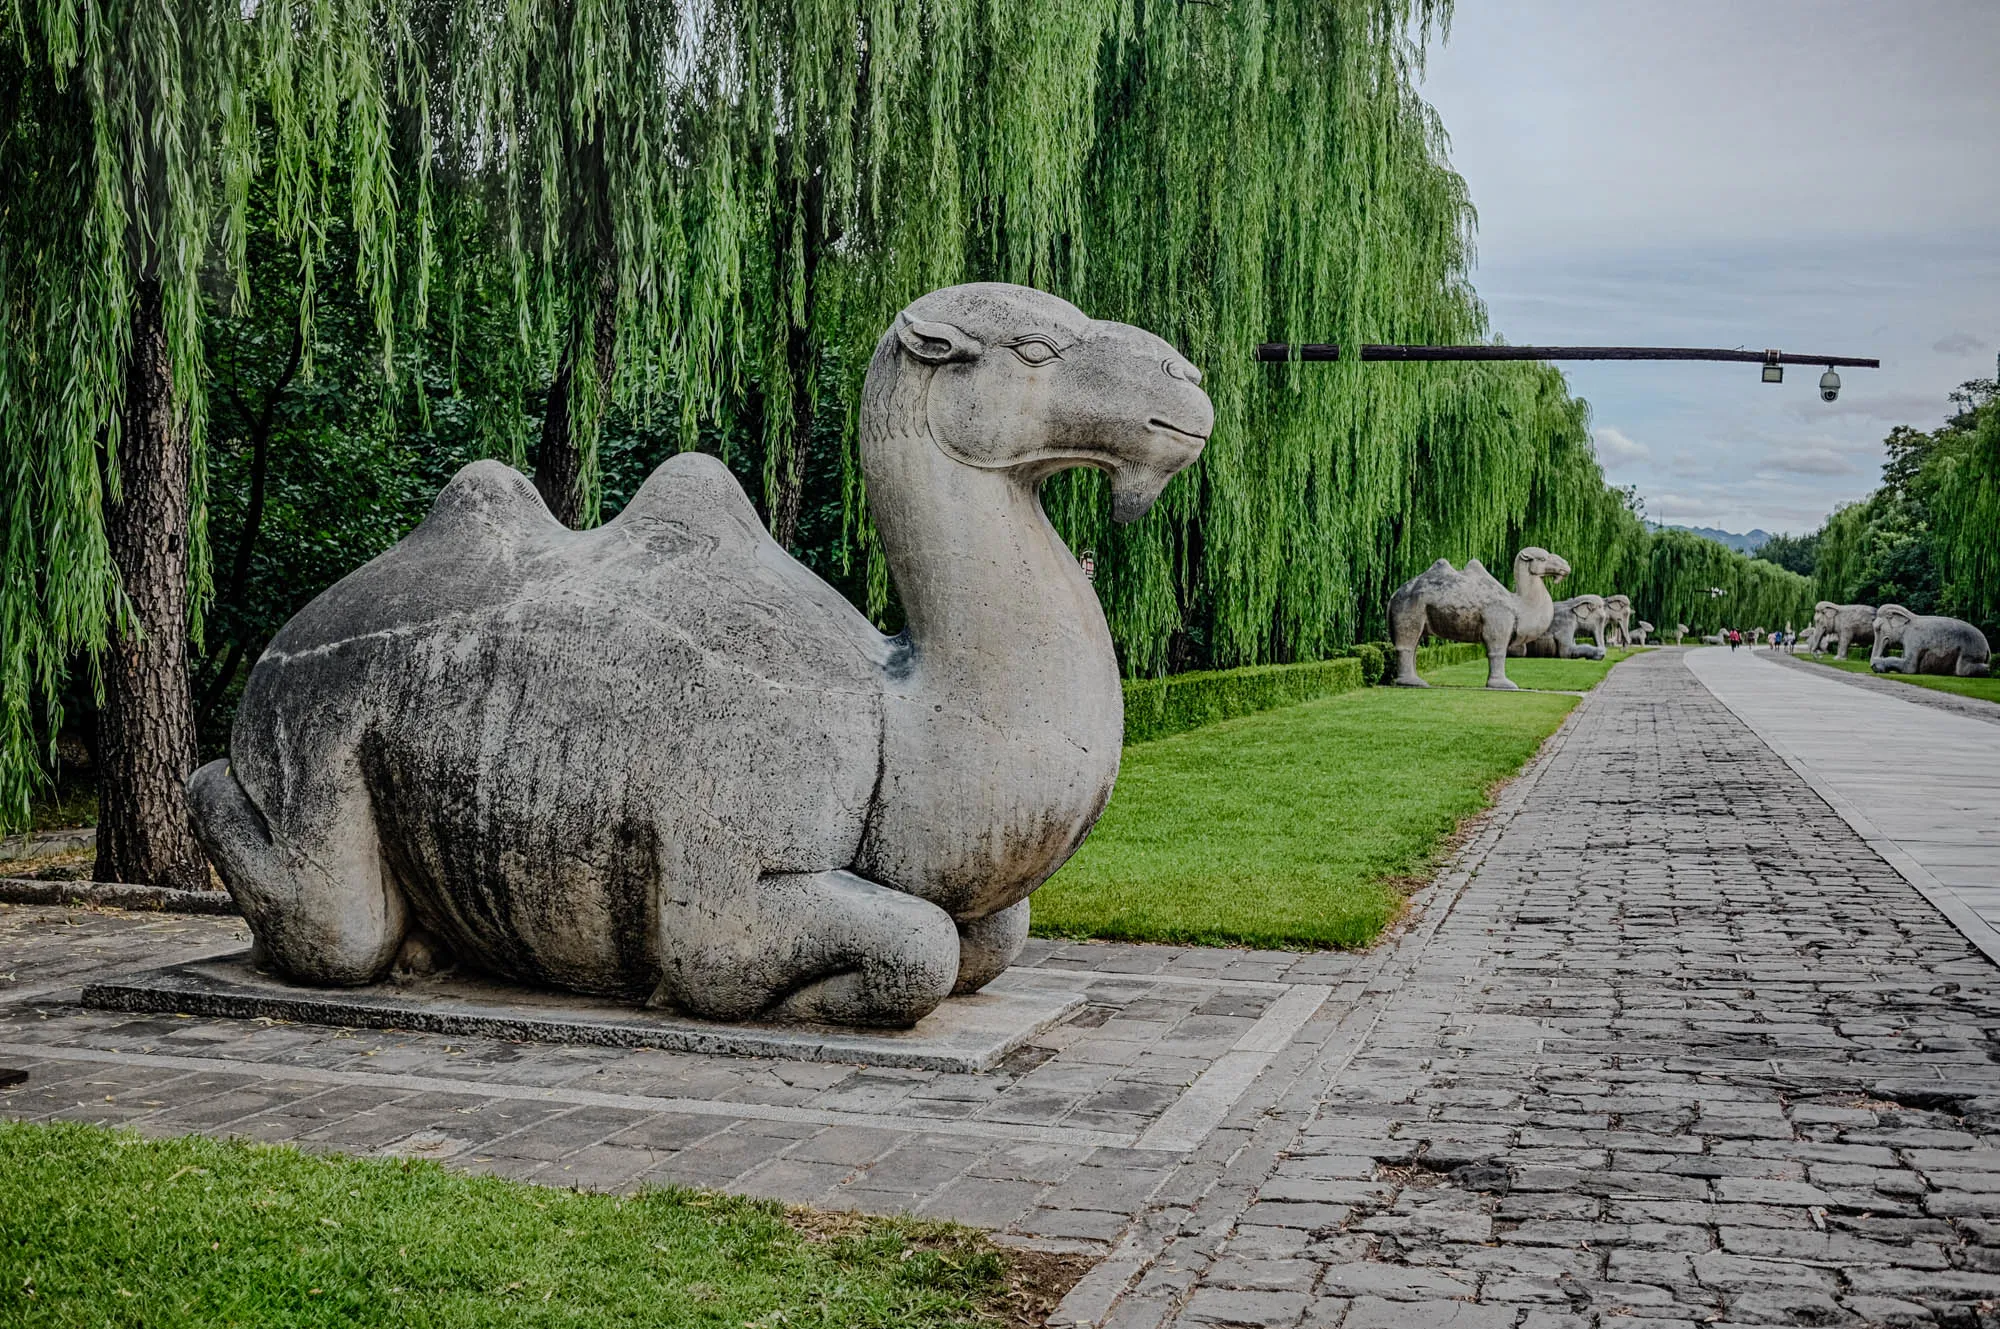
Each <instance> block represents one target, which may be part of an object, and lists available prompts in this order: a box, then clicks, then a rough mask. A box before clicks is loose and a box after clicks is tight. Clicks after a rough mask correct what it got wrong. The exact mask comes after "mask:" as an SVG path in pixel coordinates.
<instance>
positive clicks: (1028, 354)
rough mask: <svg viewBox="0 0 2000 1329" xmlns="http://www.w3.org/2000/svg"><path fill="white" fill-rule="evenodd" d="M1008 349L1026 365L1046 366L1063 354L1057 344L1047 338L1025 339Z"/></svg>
mask: <svg viewBox="0 0 2000 1329" xmlns="http://www.w3.org/2000/svg"><path fill="white" fill-rule="evenodd" d="M1007 349H1008V350H1010V351H1012V352H1013V353H1014V354H1015V355H1018V356H1020V357H1021V363H1022V364H1024V365H1045V364H1047V363H1048V362H1049V361H1051V360H1054V359H1056V358H1057V357H1059V356H1060V355H1061V354H1062V352H1061V351H1058V350H1057V349H1056V347H1055V343H1054V342H1052V341H1049V340H1048V339H1047V338H1045V337H1023V338H1022V339H1021V340H1019V341H1017V342H1014V343H1013V344H1011V345H1010V346H1008V348H1007Z"/></svg>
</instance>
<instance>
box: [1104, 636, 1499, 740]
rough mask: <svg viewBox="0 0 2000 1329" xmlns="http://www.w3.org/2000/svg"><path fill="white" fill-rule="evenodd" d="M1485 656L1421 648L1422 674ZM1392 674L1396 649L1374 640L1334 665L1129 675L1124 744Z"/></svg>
mask: <svg viewBox="0 0 2000 1329" xmlns="http://www.w3.org/2000/svg"><path fill="white" fill-rule="evenodd" d="M1485 658H1486V648H1485V647H1484V646H1482V645H1480V644H1479V643H1478V642H1476V641H1470V642H1467V641H1449V642H1443V643H1440V644H1439V645H1436V646H1419V647H1417V672H1418V673H1420V674H1427V673H1429V672H1431V671H1432V670H1433V669H1443V668H1446V667H1447V666H1450V665H1455V664H1463V663H1464V662H1465V661H1467V660H1483V659H1485ZM1395 669H1396V648H1395V647H1394V646H1392V645H1391V644H1390V643H1388V642H1386V641H1382V642H1375V641H1370V642H1363V643H1361V644H1360V645H1359V646H1350V647H1348V648H1347V653H1346V654H1345V655H1344V656H1342V657H1341V658H1340V659H1337V660H1313V661H1309V662H1307V663H1305V664H1285V665H1252V666H1250V667H1249V668H1247V669H1210V670H1204V671H1202V672H1200V673H1193V674H1169V675H1167V676H1166V677H1165V678H1128V679H1126V680H1125V741H1126V742H1127V743H1148V742H1151V741H1152V740H1153V739H1156V738H1167V737H1170V736H1172V735H1174V734H1184V733H1186V732H1187V731H1188V730H1190V729H1199V728H1201V727H1202V726H1203V725H1211V724H1214V723H1215V722H1216V721H1218V720H1230V719H1234V718H1235V717H1236V716H1239V715H1255V714H1256V713H1257V712H1259V711H1269V710H1275V709H1277V708H1278V707H1280V706H1295V705H1297V704H1298V703H1299V702H1302V701H1312V700H1314V699H1315V698H1319V697H1332V696H1337V695H1339V694H1340V693H1343V692H1352V691H1354V689H1356V688H1360V687H1368V686H1370V685H1372V684H1377V683H1386V682H1387V681H1388V680H1389V679H1390V678H1391V677H1393V676H1394V674H1395Z"/></svg>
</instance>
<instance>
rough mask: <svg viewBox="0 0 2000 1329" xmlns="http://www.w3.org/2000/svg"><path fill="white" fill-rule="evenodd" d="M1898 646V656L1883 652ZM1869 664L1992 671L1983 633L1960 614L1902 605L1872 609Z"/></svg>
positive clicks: (1968, 674) (1894, 669) (1886, 669)
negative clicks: (1924, 611)
mask: <svg viewBox="0 0 2000 1329" xmlns="http://www.w3.org/2000/svg"><path fill="white" fill-rule="evenodd" d="M1891 646H1901V647H1902V648H1903V654H1902V655H1901V657H1897V656H1893V655H1889V654H1887V653H1886V652H1887V651H1888V649H1889V648H1890V647H1891ZM1868 667H1869V668H1870V669H1872V670H1874V671H1875V672H1876V673H1878V674H1953V675H1956V676H1957V677H1959V678H1985V677H1987V676H1988V675H1990V674H1991V673H1992V672H1993V666H1992V652H1991V651H1989V650H1988V649H1987V645H1986V634H1985V633H1983V632H1981V631H1980V630H1979V629H1978V628H1976V627H1974V626H1972V624H1970V623H1968V622H1966V621H1965V620H1964V619H1962V618H1942V617H1939V616H1937V615H1933V614H1913V613H1911V612H1910V611H1909V610H1907V609H1905V608H1903V606H1901V605H1896V604H1889V605H1883V606H1882V607H1881V608H1880V609H1877V610H1876V611H1875V646H1874V648H1873V650H1871V651H1870V652H1869V656H1868Z"/></svg>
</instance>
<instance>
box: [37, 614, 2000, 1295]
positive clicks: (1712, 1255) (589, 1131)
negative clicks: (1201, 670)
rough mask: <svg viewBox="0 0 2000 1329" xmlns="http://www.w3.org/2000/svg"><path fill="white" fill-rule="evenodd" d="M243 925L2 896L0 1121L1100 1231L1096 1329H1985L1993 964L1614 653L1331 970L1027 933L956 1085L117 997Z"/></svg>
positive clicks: (1744, 745) (1999, 1278) (1768, 757)
mask: <svg viewBox="0 0 2000 1329" xmlns="http://www.w3.org/2000/svg"><path fill="white" fill-rule="evenodd" d="M241 940H242V938H241V931H240V924H237V923H235V922H234V921H232V920H222V919H167V918H160V917H151V916H145V915H136V914H117V913H112V912H79V911H74V910H62V909H55V908H47V907H27V906H17V907H4V906H0V1061H5V1062H7V1063H9V1064H17V1065H29V1066H31V1067H32V1068H33V1070H34V1079H33V1080H32V1081H31V1082H30V1084H29V1085H27V1086H24V1087H22V1088H19V1089H15V1090H11V1091H0V1114H5V1115H11V1116H22V1117H65V1118H77V1119H87V1120H103V1121H112V1122H122V1123H129V1124H131V1125H132V1126H134V1127H135V1128H136V1129H139V1130H142V1131H148V1132H175V1131H188V1130H200V1131H207V1132H212V1133H219V1134H236V1135H245V1136H250V1137H253V1138H260V1139H267V1140H285V1141H293V1142H296V1143H298V1144H300V1145H301V1146H302V1147H305V1148H313V1149H343V1150H350V1151H355V1152H378V1153H391V1154H412V1155H421V1156H429V1157H437V1158H442V1159H445V1160H447V1161H448V1162H449V1163H450V1164H451V1165H453V1166H458V1167H464V1168H469V1169H475V1170H486V1171H494V1172H499V1173H503V1174H505V1175H509V1176H518V1177H526V1178H530V1179H532V1180H535V1181H540V1182H552V1183H555V1184H562V1185H588V1186H601V1187H611V1188H617V1187H626V1186H631V1185H636V1184H641V1183H644V1182H647V1181H684V1182H699V1183H706V1184H712V1185H718V1186H725V1187H729V1188H732V1189H736V1190H742V1191H746V1192H750V1193H756V1194H765V1195H772V1196H777V1197H780V1198H785V1199H792V1200H801V1201H811V1202H815V1203H821V1204H835V1205H851V1206H855V1207H861V1208H869V1209H909V1210H915V1211H918V1212H922V1213H927V1214H939V1215H946V1216H951V1217H957V1218H962V1219H965V1220H967V1221H971V1222H977V1223H981V1224H984V1225H986V1226H990V1227H993V1228H995V1229H998V1230H1000V1231H1002V1232H1003V1234H1005V1235H1006V1237H1007V1239H1010V1240H1020V1241H1029V1242H1036V1243H1040V1244H1049V1245H1066V1246H1070V1247H1074V1248H1082V1249H1095V1250H1100V1251H1103V1252H1104V1253H1105V1254H1106V1258H1105V1259H1104V1260H1103V1261H1102V1262H1101V1263H1100V1264H1099V1265H1098V1266H1097V1267H1096V1269H1095V1270H1094V1271H1093V1272H1092V1273H1091V1274H1090V1275H1088V1276H1087V1277H1086V1278H1085V1280H1084V1281H1083V1283H1081V1284H1079V1285H1078V1287H1077V1288H1076V1289H1075V1291H1074V1292H1073V1293H1072V1294H1071V1296H1070V1297H1069V1299H1068V1300H1066V1301H1065V1303H1064V1305H1063V1307H1062V1308H1061V1309H1060V1310H1059V1312H1058V1321H1057V1322H1059V1323H1069V1324H1093V1325H1104V1326H1107V1329H1108V1327H1110V1326H1116V1327H1117V1329H1139V1327H1141V1326H1144V1327H1145V1329H1152V1326H1158V1325H1163V1324H1169V1323H1171V1324H1176V1325H1185V1326H1208V1325H1242V1326H1251V1325H1256V1326H1264V1325H1276V1326H1288V1327H1297V1329H1306V1327H1308V1326H1310V1327H1312V1329H1320V1327H1322V1326H1323V1327H1325V1329H1333V1326H1343V1327H1344V1329H1389V1327H1391V1326H1401V1325H1411V1326H1419V1325H1423V1326H1428V1325H1461V1326H1475V1327H1479V1329H1484V1327H1485V1326H1496V1327H1498V1326H1505V1327H1506V1329H1571V1327H1574V1329H1583V1327H1584V1326H1589V1327H1590V1329H1614V1327H1615V1329H1650V1327H1651V1326H1664V1325H1691V1324H1862V1323H1876V1324H1894V1325H1917V1324H1942V1325H1949V1326H1954V1329H1956V1327H1958V1326H1965V1327H1967V1329H1970V1327H1971V1326H1982V1327H1990V1326H1995V1325H2000V1312H1996V1310H1995V1306H1996V1304H2000V1062H1996V1058H2000V1042H1997V1041H1996V1034H1997V1033H2000V984H1996V982H1995V978H1996V970H1995V969H1994V967H1993V966H1992V965H1991V964H1990V963H1989V962H1988V961H1986V960H1985V959H1984V958H1983V957H1981V956H1979V955H1978V954H1977V953H1976V952H1974V951H1973V950H1971V949H1970V948H1969V947H1968V945H1967V944H1966V943H1965V941H1964V940H1963V939H1962V938H1961V937H1960V936H1959V935H1958V934H1957V933H1956V932H1955V931H1953V930H1952V928H1951V927H1950V926H1949V925H1948V924H1947V923H1946V922H1944V920H1943V919H1941V918H1940V917H1939V916H1938V915H1937V914H1936V912H1935V911H1934V910H1933V909H1932V907H1931V906H1930V905H1929V904H1928V903H1926V902H1925V900H1924V899H1923V898H1922V897H1921V896H1919V895H1918V894H1917V893H1916V892H1915V891H1914V890H1913V889H1912V888H1911V887H1910V886H1909V885H1908V884H1907V883H1906V882H1905V881H1904V880H1903V879H1902V878H1901V877H1899V876H1898V875H1897V874H1896V873H1895V872H1894V871H1892V870H1891V869H1890V868H1889V867H1888V866H1887V865H1885V864H1884V863H1883V862H1882V861H1881V860H1880V859H1879V858H1877V857H1876V856H1875V855H1874V854H1873V853H1872V852H1871V851H1870V850H1868V848H1867V847H1866V845H1864V844H1863V843H1862V842H1861V841H1860V840H1859V839H1858V838H1857V836H1856V835H1855V833H1854V832H1853V831H1852V830H1851V829H1850V828H1849V827H1848V826H1847V824H1846V823H1845V822H1843V821H1842V820H1840V819H1839V818H1838V817H1836V816H1834V814H1833V813H1832V812H1831V811H1829V809H1828V808H1827V806H1826V805H1825V804H1824V803H1822V802H1821V801H1820V800H1819V799H1818V798H1817V797H1815V796H1814V795H1813V794H1812V792H1811V791H1810V789H1809V788H1807V786H1806V785H1804V784H1803V783H1802V782H1801V781H1800V780H1799V779H1798V777H1797V776H1795V775H1794V774H1793V773H1792V772H1791V770H1790V769H1789V768H1788V767H1786V766H1785V765H1784V764H1783V763H1782V762H1780V761H1779V760H1778V759H1777V758H1776V757H1775V756H1774V755H1773V754H1772V753H1771V752H1770V751H1769V750H1768V749H1767V748H1765V747H1764V746H1763V745H1762V744H1761V743H1760V742H1759V741H1758V740H1757V739H1756V738H1755V737H1754V735H1752V734H1751V733H1750V732H1749V731H1748V730H1746V729H1745V728H1744V727H1743V726H1742V725H1741V724H1740V723H1739V722H1738V721H1737V720H1736V719H1735V717H1734V716H1733V715H1732V714H1731V713H1730V712H1729V711H1728V710H1726V709H1725V708H1724V707H1722V706H1721V705H1720V704H1719V703H1718V702H1717V701H1716V700H1715V698H1714V697H1713V696H1712V695H1710V694H1709V693H1708V692H1707V691H1706V690H1705V689H1704V688H1703V687H1702V686H1701V684H1700V683H1699V682H1698V681H1697V680H1696V679H1695V678H1694V677H1693V676H1692V675H1691V674H1690V673H1689V672H1688V670H1687V669H1686V667H1685V665H1684V664H1683V663H1682V653H1681V652H1664V651H1663V652H1654V653H1651V654H1647V655H1642V656H1640V657H1637V658H1635V659H1633V660H1632V661H1629V662H1628V663H1626V664H1624V665H1621V666H1620V667H1619V668H1618V669H1617V670H1616V671H1614V672H1613V673H1612V675H1611V676H1610V678H1609V680H1608V681H1607V682H1606V683H1605V684H1604V685H1603V686H1602V687H1600V689H1599V690H1598V691H1597V692H1596V693H1594V694H1592V696H1591V697H1590V699H1589V700H1588V701H1586V702H1585V703H1584V705H1583V706H1582V707H1580V708H1579V711H1578V713H1577V714H1576V716H1574V717H1573V719H1572V722H1571V723H1570V724H1569V725H1568V726H1567V727H1566V728H1565V729H1564V731H1563V732H1562V733H1561V734H1559V735H1558V737H1557V739H1556V740H1555V741H1554V742H1552V744H1551V746H1550V748H1549V749H1548V750H1546V751H1545V753H1544V754H1543V756H1542V758H1541V759H1539V760H1538V761H1537V763H1536V764H1535V765H1534V766H1533V767H1532V768H1531V769H1530V771H1529V773H1528V774H1527V775H1526V776H1525V777H1524V778H1523V779H1522V780H1520V781H1517V782H1516V783H1515V784H1514V785H1513V786H1512V787H1511V788H1510V790H1509V791H1508V793H1507V794H1506V796H1505V797H1504V799H1503V802H1502V806H1501V808H1500V810H1499V812H1498V813H1497V814H1496V815H1495V817H1494V818H1492V819H1491V820H1490V822H1489V823H1488V824H1487V825H1486V826H1485V827H1484V829H1483V830H1482V831H1480V833H1479V834H1478V835H1477V836H1476V837H1475V838H1474V839H1473V841H1472V842H1471V843H1470V844H1469V845H1468V846H1467V848H1466V849H1465V851H1464V852H1463V854H1462V855H1461V856H1460V858H1459V859H1458V861H1457V863H1456V864H1455V865H1454V867H1453V869H1452V871H1450V872H1448V873H1447V874H1445V875H1444V876H1443V877H1442V878H1441V879H1440V880H1439V881H1438V882H1437V883H1435V884H1433V885H1432V886H1431V887H1430V888H1428V889H1427V890H1425V891H1424V892H1421V893H1420V894H1419V896H1418V897H1417V898H1416V900H1415V901H1414V902H1413V909H1412V918H1411V921H1410V923H1409V924H1408V925H1407V926H1406V928H1405V929H1404V930H1403V931H1402V932H1401V933H1400V934H1399V936H1398V938H1397V939H1396V940H1395V941H1394V942H1393V943H1391V944H1388V945H1384V946H1382V947H1379V948H1378V949H1377V950H1376V951H1374V952H1372V953H1370V954H1368V955H1363V956H1349V955H1306V956H1298V955H1286V954H1279V953H1269V952H1254V953H1253V952H1240V951H1222V950H1210V951H1202V950H1185V949H1179V948H1167V947H1132V946H1064V945H1056V944H1049V943H1038V944H1037V945H1036V946H1035V948H1034V950H1033V951H1031V953H1030V955H1029V956H1028V957H1027V958H1028V960H1029V962H1030V963H1032V964H1034V965H1036V966H1037V967H1039V968H1042V969H1044V970H1046V971H1049V972H1054V973H1067V974H1069V975H1071V976H1072V977H1073V978H1074V981H1075V982H1076V983H1077V984H1078V985H1079V988H1080V990H1082V991H1084V992H1086V993H1087V994H1088V996H1089V998H1090V1002H1091V1005H1090V1006H1089V1008H1088V1009H1087V1010H1086V1011H1085V1012H1084V1014H1083V1015H1082V1016H1081V1017H1079V1018H1078V1019H1076V1020H1074V1021H1072V1022H1071V1023H1070V1024H1068V1025H1065V1026H1062V1027H1061V1028H1059V1029H1057V1030H1054V1031H1051V1033H1050V1034H1049V1035H1047V1036H1045V1037H1044V1038H1043V1039H1042V1040H1040V1044H1039V1045H1038V1046H1036V1047H1032V1048H1029V1049H1026V1050H1024V1052H1023V1053H1022V1054H1019V1055H1017V1056H1016V1057H1015V1058H1014V1059H1012V1060H1011V1061H1010V1062H1009V1063H1008V1064H1007V1065H1005V1066H1003V1067H1001V1068H1000V1069H998V1070H996V1071H995V1072H993V1073H991V1074H987V1075H979V1076H963V1075H944V1074H938V1073H928V1072H908V1071H884V1070H879V1069H869V1068H864V1067H853V1066H829V1065H817V1064H802V1063H787V1062H772V1061H758V1060H752V1059H743V1058H704V1057H697V1056H689V1055H682V1054H669V1053H652V1052H636V1053H635V1052H629V1051H614V1050H605V1049H592V1048H576V1047H568V1048H553V1047H544V1046H535V1045H523V1044H510V1043H493V1042H474V1041H466V1040H451V1039H445V1038H440V1037H434V1036H420V1035H404V1034H395V1033H376V1032H370V1031H350V1030H332V1029H321V1028H314V1027H309V1026H300V1025H276V1024H266V1025H245V1024H242V1023H239V1022H233V1021H227V1020H202V1019H163V1018H146V1019H132V1018H131V1017H127V1016H116V1015H108V1014H104V1013H100V1012H88V1011H83V1010H81V1009H79V1008H77V1007H75V1006H74V1005H73V1004H70V1002H69V1001H68V1000H67V998H68V997H69V996H71V995H73V992H74V989H75V987H76V985H77V984H78V983H79V982H81V981H83V979H84V978H85V977H95V976H97V975H98V974H100V973H104V972H109V971H112V970H115V969H118V968H121V967H125V968H129V967H136V966H137V965H139V964H142V963H143V964H158V963H163V962H166V961H170V960H174V959H179V958H190V957H192V956H194V955H197V954H202V953H206V952H208V951H213V950H226V949H232V948H234V947H235V946H237V945H240V944H241Z"/></svg>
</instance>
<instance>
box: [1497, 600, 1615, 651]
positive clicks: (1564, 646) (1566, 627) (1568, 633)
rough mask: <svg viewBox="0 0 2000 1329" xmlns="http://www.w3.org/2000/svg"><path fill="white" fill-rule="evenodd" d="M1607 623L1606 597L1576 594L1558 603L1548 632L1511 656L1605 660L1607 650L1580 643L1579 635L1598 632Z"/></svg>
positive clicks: (1587, 643)
mask: <svg viewBox="0 0 2000 1329" xmlns="http://www.w3.org/2000/svg"><path fill="white" fill-rule="evenodd" d="M1603 624H1604V597H1603V596H1600V595H1577V596H1572V597H1570V598H1569V599H1567V600H1558V601H1556V605H1555V617H1553V618H1551V619H1550V620H1549V630H1548V631H1547V632H1544V633H1543V634H1542V635H1541V636H1539V637H1537V638H1535V639H1534V640H1533V641H1531V642H1529V643H1528V644H1527V645H1526V646H1524V647H1520V648H1518V649H1516V650H1513V651H1509V652H1508V654H1509V655H1517V654H1518V655H1530V656H1541V657H1550V658H1554V659H1559V660H1602V659H1603V658H1604V648H1603V647H1602V646H1593V645H1591V644H1590V643H1589V642H1579V641H1578V640H1577V639H1576V638H1577V634H1579V633H1583V632H1593V631H1598V630H1600V629H1601V628H1602V627H1603Z"/></svg>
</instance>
